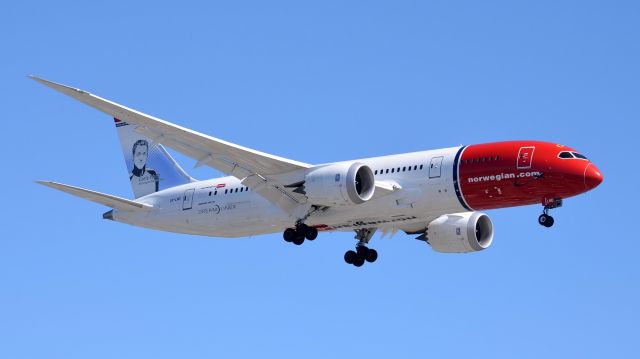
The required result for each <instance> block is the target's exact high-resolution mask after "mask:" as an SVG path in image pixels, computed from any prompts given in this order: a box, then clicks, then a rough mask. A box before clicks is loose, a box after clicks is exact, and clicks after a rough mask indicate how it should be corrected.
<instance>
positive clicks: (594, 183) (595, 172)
mask: <svg viewBox="0 0 640 359" xmlns="http://www.w3.org/2000/svg"><path fill="white" fill-rule="evenodd" d="M602 180H603V177H602V172H600V170H599V169H598V167H596V166H595V165H594V164H592V163H589V164H588V165H587V168H585V169H584V186H585V188H586V189H587V191H588V190H591V189H594V188H596V187H598V185H600V183H602Z"/></svg>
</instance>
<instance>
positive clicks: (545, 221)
mask: <svg viewBox="0 0 640 359" xmlns="http://www.w3.org/2000/svg"><path fill="white" fill-rule="evenodd" d="M558 207H562V199H559V198H558V199H554V200H552V201H550V202H548V203H547V204H545V206H544V209H543V210H542V214H541V215H540V217H538V223H540V225H541V226H545V227H547V228H549V227H551V226H553V222H554V220H553V217H551V216H550V215H549V210H551V209H554V208H558Z"/></svg>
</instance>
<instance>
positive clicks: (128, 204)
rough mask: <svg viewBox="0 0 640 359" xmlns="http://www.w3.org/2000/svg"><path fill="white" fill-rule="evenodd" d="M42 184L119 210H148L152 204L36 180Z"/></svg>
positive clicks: (151, 207)
mask: <svg viewBox="0 0 640 359" xmlns="http://www.w3.org/2000/svg"><path fill="white" fill-rule="evenodd" d="M36 183H39V184H41V185H43V186H47V187H51V188H55V189H57V190H59V191H62V192H65V193H68V194H70V195H74V196H76V197H80V198H84V199H86V200H89V201H91V202H95V203H99V204H102V205H105V206H107V207H111V208H115V209H118V210H121V211H149V210H151V209H153V206H151V205H149V204H146V203H140V202H135V201H131V200H128V199H126V198H122V197H117V196H112V195H110V194H105V193H100V192H96V191H91V190H88V189H84V188H80V187H75V186H69V185H66V184H62V183H57V182H51V181H36Z"/></svg>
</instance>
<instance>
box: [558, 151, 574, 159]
mask: <svg viewBox="0 0 640 359" xmlns="http://www.w3.org/2000/svg"><path fill="white" fill-rule="evenodd" d="M558 157H560V158H573V155H572V154H571V152H560V154H559V155H558Z"/></svg>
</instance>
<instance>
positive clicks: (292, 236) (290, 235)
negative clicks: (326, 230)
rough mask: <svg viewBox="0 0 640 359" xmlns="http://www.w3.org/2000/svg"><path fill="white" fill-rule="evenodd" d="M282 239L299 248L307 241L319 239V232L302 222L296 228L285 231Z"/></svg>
mask: <svg viewBox="0 0 640 359" xmlns="http://www.w3.org/2000/svg"><path fill="white" fill-rule="evenodd" d="M282 237H283V238H284V240H285V241H287V242H291V243H293V244H295V245H297V246H299V245H301V244H302V243H304V240H305V239H307V240H310V241H312V240H314V239H316V238H317V237H318V230H317V229H316V228H314V227H310V226H307V225H306V224H304V223H302V222H300V223H298V224H296V228H287V229H285V230H284V233H283V234H282Z"/></svg>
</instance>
